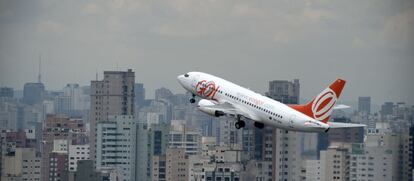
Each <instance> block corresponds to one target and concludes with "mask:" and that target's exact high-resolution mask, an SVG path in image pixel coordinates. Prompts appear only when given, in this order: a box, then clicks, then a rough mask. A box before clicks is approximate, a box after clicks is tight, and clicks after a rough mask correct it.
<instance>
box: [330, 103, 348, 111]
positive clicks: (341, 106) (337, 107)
mask: <svg viewBox="0 0 414 181" xmlns="http://www.w3.org/2000/svg"><path fill="white" fill-rule="evenodd" d="M349 108H351V106H347V105H345V104H339V105H337V106H334V107H333V109H334V110H337V109H349Z"/></svg>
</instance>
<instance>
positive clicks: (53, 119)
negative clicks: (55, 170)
mask: <svg viewBox="0 0 414 181" xmlns="http://www.w3.org/2000/svg"><path fill="white" fill-rule="evenodd" d="M42 134H43V142H42V180H44V181H48V180H49V179H50V172H51V166H57V165H52V164H51V161H52V159H51V158H56V159H58V160H59V164H60V165H59V166H65V165H67V162H68V160H67V153H59V152H56V149H54V148H55V145H56V144H54V143H57V142H56V141H55V140H67V143H68V144H73V145H77V144H86V142H87V135H86V129H85V125H84V124H83V121H82V120H81V119H70V118H68V117H65V116H61V115H59V116H57V115H48V116H47V119H46V123H45V124H44V127H43V133H42ZM68 144H67V145H68ZM54 150H55V151H54ZM66 151H67V148H66ZM65 158H66V159H65ZM53 161H54V163H53V164H57V162H55V161H56V160H53ZM64 168H66V169H67V166H66V167H64ZM60 171H62V172H64V171H66V172H67V170H60Z"/></svg>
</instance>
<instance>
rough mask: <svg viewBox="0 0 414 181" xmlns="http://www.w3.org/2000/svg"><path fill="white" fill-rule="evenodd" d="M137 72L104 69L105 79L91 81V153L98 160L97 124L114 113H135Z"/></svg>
mask: <svg viewBox="0 0 414 181" xmlns="http://www.w3.org/2000/svg"><path fill="white" fill-rule="evenodd" d="M134 82H135V73H134V72H133V71H132V70H131V69H128V71H126V72H125V71H104V78H103V80H100V81H99V80H95V81H91V94H90V95H91V109H90V111H91V112H90V127H91V132H90V134H91V135H90V150H91V151H90V154H91V158H92V159H94V160H95V161H96V136H97V135H96V126H97V124H98V123H102V122H108V121H109V119H108V118H109V117H110V116H113V115H134V97H135V94H134Z"/></svg>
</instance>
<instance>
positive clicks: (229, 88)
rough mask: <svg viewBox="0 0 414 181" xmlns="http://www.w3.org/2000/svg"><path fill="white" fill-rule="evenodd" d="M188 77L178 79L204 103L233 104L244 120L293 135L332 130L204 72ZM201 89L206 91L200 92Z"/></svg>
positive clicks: (271, 100)
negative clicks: (300, 132)
mask: <svg viewBox="0 0 414 181" xmlns="http://www.w3.org/2000/svg"><path fill="white" fill-rule="evenodd" d="M186 75H188V77H184V75H180V76H178V80H179V82H180V84H181V85H182V86H183V87H184V88H185V89H186V90H188V91H190V92H191V93H193V94H194V95H196V96H199V97H201V98H203V99H207V100H213V101H216V102H217V103H221V104H222V103H226V102H227V103H230V104H231V105H233V106H234V107H235V108H237V109H238V110H241V111H242V113H240V115H241V116H244V117H247V118H249V119H251V120H253V121H256V122H260V123H263V124H265V125H268V126H272V127H275V128H281V129H286V130H292V131H304V132H324V131H326V130H327V129H329V125H328V124H325V123H323V122H320V121H317V120H315V119H313V118H311V117H309V116H307V115H305V114H303V113H301V112H298V111H296V110H294V109H292V108H290V107H289V106H287V105H285V104H283V103H280V102H278V101H275V100H273V99H270V98H268V97H265V96H262V95H260V94H258V93H255V92H253V91H251V90H249V89H246V88H243V87H241V86H238V85H236V84H234V83H232V82H229V81H226V80H224V79H221V78H219V77H216V76H213V75H210V74H206V73H201V72H189V73H188V74H186ZM211 84H212V86H210V85H211ZM200 86H201V87H203V88H204V89H203V90H200V88H199V87H200Z"/></svg>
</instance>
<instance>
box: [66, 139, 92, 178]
mask: <svg viewBox="0 0 414 181" xmlns="http://www.w3.org/2000/svg"><path fill="white" fill-rule="evenodd" d="M79 160H89V145H69V164H68V165H69V171H70V172H76V170H77V167H78V161H79Z"/></svg>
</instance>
